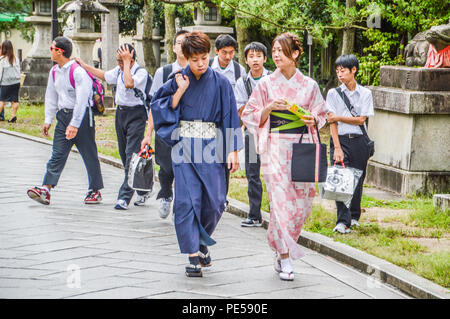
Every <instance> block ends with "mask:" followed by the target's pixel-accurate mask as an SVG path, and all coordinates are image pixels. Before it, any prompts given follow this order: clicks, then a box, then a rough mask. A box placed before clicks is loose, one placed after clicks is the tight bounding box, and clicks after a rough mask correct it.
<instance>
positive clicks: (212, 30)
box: [183, 1, 234, 56]
mask: <svg viewBox="0 0 450 319" xmlns="http://www.w3.org/2000/svg"><path fill="white" fill-rule="evenodd" d="M204 5H205V9H203V8H201V7H200V6H197V7H195V8H194V25H193V26H188V27H183V30H187V31H189V32H192V31H202V32H204V33H206V34H207V35H208V37H209V39H210V40H211V48H214V43H215V40H216V39H217V37H218V36H219V35H221V34H233V33H234V31H233V28H229V27H223V26H221V23H222V15H221V14H220V8H218V7H217V6H216V5H215V4H214V3H212V2H207V1H206V2H205V3H204ZM210 54H211V55H212V56H214V55H215V53H214V50H211V52H210Z"/></svg>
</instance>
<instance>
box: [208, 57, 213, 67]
mask: <svg viewBox="0 0 450 319" xmlns="http://www.w3.org/2000/svg"><path fill="white" fill-rule="evenodd" d="M213 62H214V58H209V64H208V65H209V66H211V65H212V64H213Z"/></svg>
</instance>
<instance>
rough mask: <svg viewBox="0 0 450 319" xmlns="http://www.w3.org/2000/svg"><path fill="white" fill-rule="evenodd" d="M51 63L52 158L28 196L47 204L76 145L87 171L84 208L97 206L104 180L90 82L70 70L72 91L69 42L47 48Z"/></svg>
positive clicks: (47, 103) (79, 71)
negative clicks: (96, 137)
mask: <svg viewBox="0 0 450 319" xmlns="http://www.w3.org/2000/svg"><path fill="white" fill-rule="evenodd" d="M50 50H51V59H52V61H54V62H56V63H57V65H56V66H55V67H54V68H52V69H51V70H50V72H49V76H48V83H47V90H46V92H45V124H44V126H43V127H42V132H43V134H44V136H48V135H49V130H50V126H51V124H52V122H53V118H54V117H55V115H56V119H57V120H58V122H57V124H56V127H55V135H54V138H53V147H52V156H51V158H50V160H49V161H48V163H47V172H46V174H45V177H44V181H43V183H42V185H43V187H34V188H30V189H29V190H28V192H27V194H28V196H29V197H30V198H32V199H34V200H36V201H38V202H39V203H41V204H44V205H49V204H50V190H51V189H52V188H54V187H55V186H56V184H57V183H58V180H59V177H60V176H61V173H62V171H63V169H64V165H65V164H66V161H67V157H68V156H69V153H70V149H71V148H72V146H73V145H74V144H75V145H76V147H77V149H78V151H79V152H80V155H81V157H82V158H83V162H84V165H85V167H86V170H87V174H88V180H89V190H88V193H87V195H86V197H85V200H84V202H85V204H98V203H100V201H101V200H102V197H101V194H100V191H99V190H100V189H102V188H103V179H102V174H101V171H100V162H99V160H98V154H97V145H96V144H95V123H94V121H93V119H92V125H90V120H89V114H90V112H89V110H88V108H89V107H90V105H89V103H90V101H89V100H90V98H91V95H92V80H91V78H90V77H89V75H88V74H87V73H86V71H85V70H84V69H83V68H81V67H76V68H75V69H74V70H73V79H74V87H73V86H72V84H71V82H70V69H71V66H72V64H73V63H75V61H71V60H70V55H71V54H72V42H70V40H69V39H67V38H65V37H57V38H55V40H54V41H53V43H52V46H51V47H50Z"/></svg>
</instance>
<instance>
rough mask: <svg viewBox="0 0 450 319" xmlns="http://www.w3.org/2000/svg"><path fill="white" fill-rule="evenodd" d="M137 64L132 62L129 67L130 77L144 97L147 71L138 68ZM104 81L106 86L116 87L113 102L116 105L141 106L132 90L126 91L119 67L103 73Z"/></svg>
mask: <svg viewBox="0 0 450 319" xmlns="http://www.w3.org/2000/svg"><path fill="white" fill-rule="evenodd" d="M138 67H139V65H138V64H137V62H134V64H133V66H132V67H131V70H130V71H131V77H132V78H133V81H134V87H135V88H137V89H139V90H141V92H142V93H143V94H144V96H145V85H146V84H147V74H148V73H147V70H145V68H140V69H139V70H137V71H136V69H137V68H138ZM105 80H106V82H107V83H108V84H111V85H116V96H115V102H116V105H121V106H128V107H130V106H138V105H142V101H141V99H140V98H138V97H136V96H135V93H134V90H133V88H131V89H127V88H126V87H125V82H124V80H123V72H122V71H121V70H120V67H119V66H116V67H115V68H114V69H112V70H109V71H107V72H105Z"/></svg>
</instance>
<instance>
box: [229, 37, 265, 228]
mask: <svg viewBox="0 0 450 319" xmlns="http://www.w3.org/2000/svg"><path fill="white" fill-rule="evenodd" d="M244 54H245V63H247V65H248V66H249V67H250V71H249V72H248V74H247V75H244V76H242V77H240V78H239V80H238V81H237V83H236V87H235V90H234V92H235V95H236V106H237V107H238V110H239V115H241V114H242V111H243V109H244V107H245V105H246V104H247V102H248V100H249V98H250V96H251V94H252V91H253V89H254V88H255V87H256V84H257V83H258V81H259V79H261V78H262V77H263V76H265V75H268V74H270V73H269V71H268V70H266V69H265V68H264V63H265V62H266V61H267V48H266V47H265V45H264V44H262V43H259V42H252V43H249V44H248V45H247V46H246V47H245V49H244ZM244 133H245V176H246V177H247V182H248V191H247V193H248V199H249V204H250V211H249V214H248V218H246V219H245V220H243V221H242V223H241V226H243V227H261V226H262V218H261V201H262V193H263V189H262V183H261V179H260V177H259V176H260V171H261V160H260V158H259V154H257V153H256V148H255V141H254V137H253V134H251V133H250V132H249V131H248V130H247V128H245V131H244Z"/></svg>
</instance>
